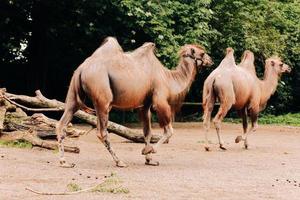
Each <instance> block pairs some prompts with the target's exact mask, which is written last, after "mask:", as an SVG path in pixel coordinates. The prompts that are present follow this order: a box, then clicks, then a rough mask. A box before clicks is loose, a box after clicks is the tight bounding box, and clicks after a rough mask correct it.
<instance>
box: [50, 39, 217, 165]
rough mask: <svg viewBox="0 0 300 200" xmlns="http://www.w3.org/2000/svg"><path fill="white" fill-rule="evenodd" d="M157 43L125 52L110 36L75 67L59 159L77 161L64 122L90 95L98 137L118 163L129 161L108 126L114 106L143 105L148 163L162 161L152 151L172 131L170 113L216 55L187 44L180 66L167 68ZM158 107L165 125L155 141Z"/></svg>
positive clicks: (59, 127)
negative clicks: (67, 154)
mask: <svg viewBox="0 0 300 200" xmlns="http://www.w3.org/2000/svg"><path fill="white" fill-rule="evenodd" d="M154 46H155V45H154V44H153V43H145V44H144V45H143V46H141V47H139V48H138V49H136V50H134V51H133V52H126V53H125V52H123V50H122V48H121V47H120V45H119V44H118V42H117V40H116V39H115V38H112V37H108V38H107V39H106V40H105V41H104V43H103V44H102V45H101V46H100V47H99V48H98V49H97V50H96V51H95V52H94V53H93V54H92V55H91V56H90V57H89V58H87V59H86V60H85V61H84V62H83V63H82V64H81V65H80V66H79V67H78V68H77V70H76V71H75V72H74V75H73V77H72V80H71V83H70V87H69V91H68V94H67V98H66V107H65V112H64V114H63V116H62V118H61V119H60V121H59V122H58V125H57V128H56V133H57V138H58V145H59V152H60V164H61V166H63V167H72V166H74V164H72V165H70V164H68V163H67V162H66V161H65V159H64V148H63V139H64V137H65V133H64V131H63V129H64V127H65V126H66V125H67V124H68V123H69V122H70V120H71V119H72V116H73V114H74V113H75V112H76V111H77V110H78V109H80V108H86V106H84V104H83V102H82V100H81V99H82V97H83V96H84V95H87V96H88V97H89V98H90V99H91V100H92V102H93V105H94V108H95V110H96V115H97V117H98V126H97V128H98V133H97V137H98V138H99V139H100V141H101V142H102V143H103V144H104V145H105V147H106V148H107V150H108V151H109V153H110V154H111V156H112V157H113V159H114V161H115V162H116V165H117V166H119V167H125V166H126V164H125V163H124V162H122V161H121V160H120V159H119V158H118V156H117V155H116V153H115V151H114V150H113V148H112V147H111V144H110V142H109V138H108V132H107V122H108V114H109V112H110V110H111V108H112V107H114V108H117V109H123V110H124V109H125V110H126V109H133V108H139V109H140V115H141V120H142V121H143V126H144V128H143V131H144V136H145V144H146V145H145V148H144V149H143V150H142V154H143V155H145V159H146V163H145V164H149V165H158V162H154V161H153V160H152V157H151V154H152V153H155V152H156V151H157V149H158V147H159V146H160V145H161V144H162V143H164V142H165V141H166V140H167V139H168V138H169V137H171V135H172V133H173V128H172V125H171V119H172V115H173V113H174V112H175V111H176V110H177V109H178V107H179V105H180V103H181V102H182V101H183V99H184V97H185V95H186V93H187V92H188V90H189V87H190V85H191V83H192V81H193V80H194V77H195V75H196V72H197V71H198V70H200V69H201V68H202V67H204V66H210V65H212V60H211V58H210V57H209V56H208V55H207V54H206V53H205V50H204V48H202V47H201V46H199V45H192V44H191V45H185V46H183V47H182V48H181V50H180V52H179V57H180V58H179V64H178V66H177V67H176V69H175V70H169V69H167V68H165V67H164V66H163V65H162V64H161V63H160V62H159V60H158V59H157V58H156V56H155V54H154ZM151 107H152V108H153V110H155V111H156V113H157V116H158V120H159V124H160V126H161V127H163V128H164V134H163V136H162V138H161V139H160V140H159V141H158V142H157V144H155V146H152V145H150V139H151V136H152V133H151V113H150V108H151Z"/></svg>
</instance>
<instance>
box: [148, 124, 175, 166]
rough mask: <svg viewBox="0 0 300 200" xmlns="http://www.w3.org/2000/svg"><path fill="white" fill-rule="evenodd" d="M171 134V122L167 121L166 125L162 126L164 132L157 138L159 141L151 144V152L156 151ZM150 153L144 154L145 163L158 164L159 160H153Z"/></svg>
mask: <svg viewBox="0 0 300 200" xmlns="http://www.w3.org/2000/svg"><path fill="white" fill-rule="evenodd" d="M172 135H173V127H172V125H171V123H169V124H168V125H167V126H165V127H164V134H163V136H162V137H161V138H160V139H159V141H158V142H157V143H156V144H155V145H154V146H153V148H152V150H151V153H156V152H157V150H158V148H159V147H160V146H161V145H162V144H163V143H164V142H165V141H166V140H168V138H170V137H171V136H172ZM151 153H148V154H146V163H145V164H146V165H154V166H158V165H159V162H158V161H153V160H152V156H151Z"/></svg>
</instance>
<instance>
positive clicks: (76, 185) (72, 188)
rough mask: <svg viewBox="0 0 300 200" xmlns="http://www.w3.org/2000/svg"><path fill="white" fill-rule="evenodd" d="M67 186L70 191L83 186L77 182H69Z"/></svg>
mask: <svg viewBox="0 0 300 200" xmlns="http://www.w3.org/2000/svg"><path fill="white" fill-rule="evenodd" d="M67 188H68V191H69V192H76V191H78V190H81V187H80V186H79V185H78V184H76V183H69V184H68V185H67Z"/></svg>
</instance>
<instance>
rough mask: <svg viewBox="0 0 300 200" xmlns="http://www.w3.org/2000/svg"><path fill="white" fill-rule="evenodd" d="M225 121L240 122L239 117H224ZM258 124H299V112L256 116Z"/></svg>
mask: <svg viewBox="0 0 300 200" xmlns="http://www.w3.org/2000/svg"><path fill="white" fill-rule="evenodd" d="M224 121H225V122H231V123H241V122H242V120H241V119H240V118H225V119H224ZM258 123H259V124H277V125H289V126H300V113H288V114H285V115H279V116H275V115H262V116H260V117H258Z"/></svg>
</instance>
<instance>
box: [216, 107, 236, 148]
mask: <svg viewBox="0 0 300 200" xmlns="http://www.w3.org/2000/svg"><path fill="white" fill-rule="evenodd" d="M231 106H232V105H231V104H225V103H221V105H220V108H219V110H218V113H217V114H216V116H215V117H214V120H213V122H214V124H215V127H216V131H217V136H218V140H219V147H220V149H222V150H226V148H225V147H224V142H223V140H222V138H221V135H220V132H221V123H222V120H223V119H224V117H225V116H226V114H227V112H228V111H229V109H230V108H231Z"/></svg>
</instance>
